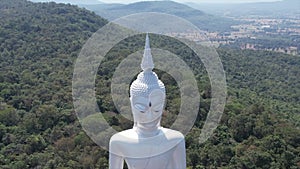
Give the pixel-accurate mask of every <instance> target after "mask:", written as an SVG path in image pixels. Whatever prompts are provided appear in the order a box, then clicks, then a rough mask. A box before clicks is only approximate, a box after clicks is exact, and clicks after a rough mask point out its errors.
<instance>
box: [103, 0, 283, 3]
mask: <svg viewBox="0 0 300 169" xmlns="http://www.w3.org/2000/svg"><path fill="white" fill-rule="evenodd" d="M100 1H101V2H105V3H132V2H139V1H153V0H100ZM173 1H175V2H196V3H200V2H203V3H244V2H274V1H280V0H173Z"/></svg>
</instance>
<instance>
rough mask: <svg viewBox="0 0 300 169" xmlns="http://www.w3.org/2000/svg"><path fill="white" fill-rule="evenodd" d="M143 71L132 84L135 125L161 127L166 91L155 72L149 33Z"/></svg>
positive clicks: (131, 98) (145, 127)
mask: <svg viewBox="0 0 300 169" xmlns="http://www.w3.org/2000/svg"><path fill="white" fill-rule="evenodd" d="M141 68H142V70H143V71H142V72H140V73H139V74H138V76H137V79H136V80H134V81H133V83H132V84H131V86H130V102H131V109H132V113H133V119H134V126H135V127H137V126H139V127H142V128H144V129H147V128H153V127H159V126H160V119H161V116H162V111H163V108H164V104H165V97H166V91H165V86H164V84H163V83H162V82H161V81H160V80H159V79H158V76H157V75H156V73H155V72H153V71H152V70H153V68H154V64H153V59H152V55H151V49H150V43H149V37H148V34H147V35H146V42H145V50H144V55H143V59H142V63H141Z"/></svg>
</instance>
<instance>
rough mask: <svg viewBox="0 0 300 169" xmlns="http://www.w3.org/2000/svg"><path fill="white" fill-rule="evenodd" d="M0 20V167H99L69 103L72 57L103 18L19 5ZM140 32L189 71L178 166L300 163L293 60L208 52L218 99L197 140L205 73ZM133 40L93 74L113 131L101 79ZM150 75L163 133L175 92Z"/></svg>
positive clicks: (103, 155)
mask: <svg viewBox="0 0 300 169" xmlns="http://www.w3.org/2000/svg"><path fill="white" fill-rule="evenodd" d="M0 18H1V19H0V35H1V36H0V65H1V66H0V140H1V142H0V168H3V169H26V168H53V169H54V168H55V169H57V168H101V169H102V168H107V167H108V152H107V151H106V150H103V149H101V148H100V147H98V146H97V145H96V144H95V143H94V142H93V141H92V140H91V139H90V138H89V137H88V136H87V135H86V134H85V132H84V131H83V129H82V127H81V124H80V123H79V121H78V119H77V117H76V114H75V112H74V110H73V100H72V75H73V68H74V64H75V61H76V58H77V56H78V54H79V52H80V50H81V48H82V46H83V45H84V43H85V42H86V40H87V39H88V38H89V37H90V36H91V35H92V34H93V33H94V32H96V31H97V30H98V29H99V28H101V27H102V26H104V25H105V24H106V23H107V21H106V20H105V19H103V18H101V17H99V16H97V15H96V14H94V13H92V12H90V11H88V10H85V9H81V8H78V7H77V6H73V5H68V4H56V3H53V2H50V3H32V2H29V1H26V0H1V1H0ZM150 36H151V39H153V40H152V41H151V46H153V47H160V48H163V49H167V50H173V51H174V53H176V54H178V55H179V56H182V58H183V59H185V60H186V61H187V62H189V64H190V66H191V67H192V68H193V70H194V73H196V77H197V81H198V86H199V90H200V91H199V92H200V94H201V100H200V110H199V115H198V117H197V119H196V123H195V125H194V127H193V129H192V130H191V131H190V132H189V134H188V135H187V136H186V148H187V166H188V168H193V169H199V168H274V169H277V168H294V169H296V168H299V167H300V158H299V157H300V149H299V147H300V145H299V144H300V131H299V125H300V123H299V122H300V117H299V112H300V106H299V98H300V86H299V85H300V83H299V77H298V76H299V74H300V70H299V66H300V57H299V56H292V55H285V54H279V53H275V52H264V51H251V50H236V49H230V48H225V47H224V48H219V49H217V51H218V53H219V55H220V58H221V60H222V63H223V65H224V69H225V72H226V76H227V82H228V96H227V103H226V107H225V111H224V113H223V117H222V120H221V123H220V125H219V127H218V128H217V129H216V130H215V132H214V134H213V136H212V137H211V138H209V140H208V141H207V142H205V143H203V144H199V140H198V136H199V134H200V132H201V127H202V126H203V123H204V121H205V117H206V115H207V112H208V111H209V108H210V99H211V86H210V82H209V78H208V75H207V72H206V71H205V68H204V66H203V64H202V63H201V61H199V60H196V59H195V58H196V57H194V54H193V52H192V51H191V50H190V49H188V48H186V47H185V46H182V44H181V43H178V42H176V41H174V40H172V39H170V38H168V37H165V36H159V35H150ZM143 40H144V34H141V35H138V36H135V37H131V38H128V39H125V40H124V41H122V42H120V43H119V44H118V45H116V46H115V47H114V48H113V49H112V50H111V51H110V52H109V53H108V55H107V59H106V60H105V61H104V62H103V65H102V67H100V68H99V70H98V74H97V79H96V81H97V85H96V92H97V103H98V106H99V107H100V110H101V113H102V114H103V116H104V117H105V118H106V120H107V121H108V122H109V124H110V125H112V126H113V127H114V128H116V129H117V130H123V129H128V128H130V127H132V122H130V121H128V120H126V119H124V118H123V117H122V116H121V115H120V113H121V112H118V111H117V110H116V109H115V107H114V105H113V103H112V101H111V96H110V79H111V76H112V73H113V70H114V68H115V67H116V66H117V65H118V63H120V61H121V60H122V58H124V57H126V56H127V55H129V54H131V53H132V52H133V51H135V50H138V49H139V50H141V49H142V48H143ZM164 44H172V45H170V46H171V47H170V46H169V45H165V46H164ZM130 46H131V47H134V48H130ZM171 48H172V49H171ZM157 72H158V75H159V76H160V78H161V79H162V80H163V81H164V83H165V84H166V88H167V91H168V95H167V99H168V105H167V107H166V110H165V112H164V116H163V123H162V124H163V126H166V127H168V126H170V125H171V124H172V122H174V119H175V118H176V116H177V113H178V109H179V106H180V98H179V91H178V86H177V84H176V82H174V79H173V78H172V77H171V76H169V75H168V74H167V73H165V72H162V71H159V70H157ZM99 88H101V90H99ZM86 120H95V118H89V119H86Z"/></svg>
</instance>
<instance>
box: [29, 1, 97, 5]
mask: <svg viewBox="0 0 300 169" xmlns="http://www.w3.org/2000/svg"><path fill="white" fill-rule="evenodd" d="M30 1H32V2H56V3H64V4H73V5H80V4H86V5H87V4H88V5H95V4H102V2H100V1H98V0H84V1H81V0H30Z"/></svg>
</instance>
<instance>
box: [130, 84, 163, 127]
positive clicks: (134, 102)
mask: <svg viewBox="0 0 300 169" xmlns="http://www.w3.org/2000/svg"><path fill="white" fill-rule="evenodd" d="M130 101H131V108H132V112H133V118H134V120H135V122H136V123H140V124H143V125H144V126H147V124H149V127H150V126H152V125H156V124H157V123H159V122H160V118H161V115H162V111H163V108H164V103H165V93H164V92H162V91H161V90H158V89H155V90H153V91H152V92H151V93H150V94H149V96H148V97H144V96H134V97H131V98H130Z"/></svg>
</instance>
